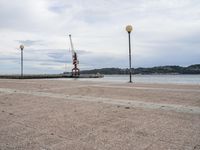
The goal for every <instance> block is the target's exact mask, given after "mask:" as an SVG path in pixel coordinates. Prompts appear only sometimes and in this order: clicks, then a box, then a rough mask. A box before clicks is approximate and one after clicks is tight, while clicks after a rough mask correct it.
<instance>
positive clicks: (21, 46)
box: [20, 45, 24, 78]
mask: <svg viewBox="0 0 200 150" xmlns="http://www.w3.org/2000/svg"><path fill="white" fill-rule="evenodd" d="M20 49H21V78H22V77H23V49H24V45H20Z"/></svg>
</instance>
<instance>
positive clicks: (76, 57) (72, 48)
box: [69, 34, 80, 77]
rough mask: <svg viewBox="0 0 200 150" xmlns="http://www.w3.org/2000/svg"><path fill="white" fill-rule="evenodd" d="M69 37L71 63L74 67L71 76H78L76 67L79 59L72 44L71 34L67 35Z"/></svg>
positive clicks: (78, 72)
mask: <svg viewBox="0 0 200 150" xmlns="http://www.w3.org/2000/svg"><path fill="white" fill-rule="evenodd" d="M69 39H70V44H71V52H72V64H73V65H74V68H73V69H72V76H73V77H79V75H80V70H79V69H78V64H79V61H78V56H77V53H76V52H75V50H74V45H73V43H72V38H71V34H70V35H69Z"/></svg>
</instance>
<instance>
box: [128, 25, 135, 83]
mask: <svg viewBox="0 0 200 150" xmlns="http://www.w3.org/2000/svg"><path fill="white" fill-rule="evenodd" d="M132 30H133V27H132V26H131V25H127V26H126V31H127V32H128V40H129V75H130V81H129V82H130V83H132V79H131V76H132V71H131V31H132Z"/></svg>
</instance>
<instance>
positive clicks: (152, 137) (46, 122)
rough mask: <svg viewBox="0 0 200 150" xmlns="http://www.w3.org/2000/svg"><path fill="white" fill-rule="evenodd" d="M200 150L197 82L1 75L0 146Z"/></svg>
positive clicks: (36, 149)
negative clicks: (166, 82) (106, 80)
mask: <svg viewBox="0 0 200 150" xmlns="http://www.w3.org/2000/svg"><path fill="white" fill-rule="evenodd" d="M12 149H13V150H29V149H31V150H32V149H33V150H169V149H170V150H200V86H199V85H173V84H168V85H167V84H137V83H134V84H129V83H117V84H116V83H100V82H88V81H78V80H74V81H70V80H44V79H43V80H9V79H0V150H12Z"/></svg>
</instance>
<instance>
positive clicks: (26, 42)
mask: <svg viewBox="0 0 200 150" xmlns="http://www.w3.org/2000/svg"><path fill="white" fill-rule="evenodd" d="M18 42H19V43H20V44H23V45H24V46H28V47H29V46H34V45H41V44H42V41H40V40H19V41H18Z"/></svg>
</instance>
